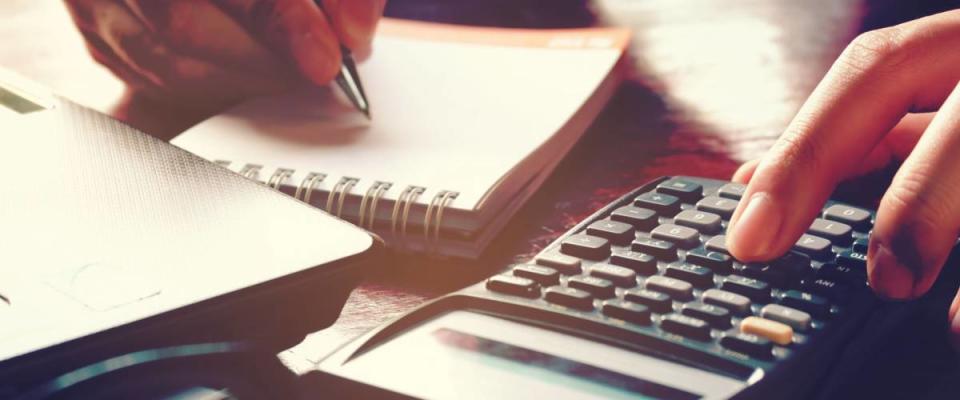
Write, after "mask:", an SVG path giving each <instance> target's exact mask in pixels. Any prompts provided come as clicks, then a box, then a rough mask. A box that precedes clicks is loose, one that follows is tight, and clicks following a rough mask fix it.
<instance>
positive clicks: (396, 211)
mask: <svg viewBox="0 0 960 400" xmlns="http://www.w3.org/2000/svg"><path fill="white" fill-rule="evenodd" d="M215 163H217V164H219V165H221V166H223V167H225V168H230V166H231V164H232V162H231V161H226V160H216V161H215ZM263 168H264V167H263V166H262V165H259V164H243V165H242V166H241V167H240V169H239V170H238V171H237V173H239V174H240V175H242V176H243V177H245V178H247V179H251V180H254V181H257V182H260V183H262V184H264V185H266V186H269V187H271V188H273V189H276V190H281V188H282V187H284V186H290V187H292V186H293V185H288V184H287V183H288V181H290V180H291V179H292V178H293V175H294V173H296V170H294V169H290V168H277V169H276V170H274V171H273V173H272V174H271V175H270V176H269V178H267V179H266V180H261V179H260V174H261V172H263ZM327 178H328V175H327V174H324V173H320V172H309V173H307V175H306V176H304V178H303V179H302V180H301V181H300V183H299V184H298V185H297V186H296V189H295V190H294V192H293V197H294V198H295V199H297V200H300V201H302V202H304V203H307V204H311V205H313V202H312V201H311V200H313V199H312V197H313V194H314V193H315V192H317V191H318V189H319V186H320V184H321V183H323V182H324V181H325V180H326V179H327ZM359 184H360V178H354V177H349V176H344V177H341V178H340V179H339V180H338V181H337V182H336V183H335V184H334V185H333V187H332V188H330V189H329V190H328V191H327V198H326V201H325V203H324V204H323V205H324V207H323V209H324V210H325V211H327V212H328V213H330V214H333V215H335V216H336V217H337V218H343V219H348V218H346V217H344V216H343V215H342V214H343V206H344V203H345V202H346V198H347V197H348V196H349V195H350V194H352V193H353V191H354V189H356V187H357V186H358V185H359ZM393 187H394V184H393V183H392V182H385V181H373V183H371V184H370V186H368V187H367V189H366V191H365V192H364V194H363V197H362V198H361V200H360V211H359V213H358V217H357V218H356V220H353V221H351V222H355V223H356V224H357V225H358V226H360V227H362V228H366V229H368V230H373V228H374V222H375V221H376V215H377V214H376V211H377V206H378V204H379V203H380V200H382V199H383V197H384V196H385V195H386V193H387V192H388V191H389V190H390V189H392V188H393ZM426 192H427V188H425V187H422V186H416V185H407V186H406V187H404V189H403V190H402V191H401V192H400V194H399V195H398V196H397V200H396V202H395V203H394V204H393V210H392V212H391V214H390V233H391V234H392V235H393V237H394V238H395V241H394V246H395V247H397V248H398V249H407V248H408V246H407V239H408V229H407V225H408V222H409V220H410V209H411V207H412V206H413V205H414V204H417V201H418V200H419V199H420V197H421V196H422V195H423V194H424V193H426ZM459 194H460V193H459V192H455V191H451V190H441V191H439V192H437V193H436V194H435V195H434V196H433V198H432V199H431V200H430V202H429V203H424V204H426V206H427V210H426V213H425V214H424V217H423V238H424V240H425V243H426V248H425V249H424V250H425V251H427V252H436V251H437V245H438V243H439V241H440V227H441V225H442V224H443V214H444V210H446V209H447V208H448V207H450V205H451V204H452V203H453V201H454V200H455V199H456V198H457V196H459ZM351 219H352V218H351Z"/></svg>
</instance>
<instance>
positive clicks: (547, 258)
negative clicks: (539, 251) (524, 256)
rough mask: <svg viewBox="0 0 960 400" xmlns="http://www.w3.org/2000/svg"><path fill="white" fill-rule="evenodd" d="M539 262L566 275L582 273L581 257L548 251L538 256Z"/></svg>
mask: <svg viewBox="0 0 960 400" xmlns="http://www.w3.org/2000/svg"><path fill="white" fill-rule="evenodd" d="M536 262H537V264H539V265H543V266H545V267H550V268H553V269H555V270H557V271H560V272H561V273H563V274H565V275H574V274H579V273H580V259H579V258H576V257H570V256H568V255H565V254H560V253H547V254H544V255H541V256H537V260H536Z"/></svg>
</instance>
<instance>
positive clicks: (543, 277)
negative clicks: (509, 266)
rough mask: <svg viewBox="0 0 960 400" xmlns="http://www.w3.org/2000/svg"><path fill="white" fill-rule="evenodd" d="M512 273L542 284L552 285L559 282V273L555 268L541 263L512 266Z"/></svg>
mask: <svg viewBox="0 0 960 400" xmlns="http://www.w3.org/2000/svg"><path fill="white" fill-rule="evenodd" d="M513 274H514V275H516V276H519V277H522V278H527V279H533V280H534V281H535V282H537V283H539V284H540V285H542V286H553V285H556V284H557V283H560V273H559V272H557V270H555V269H553V268H550V267H544V266H541V265H518V266H516V267H513Z"/></svg>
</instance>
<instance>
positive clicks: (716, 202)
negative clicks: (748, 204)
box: [697, 196, 738, 218]
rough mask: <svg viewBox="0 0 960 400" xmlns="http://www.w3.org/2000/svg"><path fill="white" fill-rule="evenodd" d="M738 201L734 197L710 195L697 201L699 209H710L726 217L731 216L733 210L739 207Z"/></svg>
mask: <svg viewBox="0 0 960 400" xmlns="http://www.w3.org/2000/svg"><path fill="white" fill-rule="evenodd" d="M737 203H738V202H737V201H736V200H733V199H727V198H723V197H719V196H708V197H704V198H703V200H700V201H698V202H697V209H698V210H703V211H709V212H712V213H715V214H718V215H720V216H721V217H724V218H730V216H731V215H733V211H734V210H736V209H737Z"/></svg>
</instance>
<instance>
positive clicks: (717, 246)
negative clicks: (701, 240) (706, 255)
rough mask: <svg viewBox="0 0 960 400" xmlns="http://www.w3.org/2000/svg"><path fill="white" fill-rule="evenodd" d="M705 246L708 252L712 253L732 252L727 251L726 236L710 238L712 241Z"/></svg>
mask: <svg viewBox="0 0 960 400" xmlns="http://www.w3.org/2000/svg"><path fill="white" fill-rule="evenodd" d="M705 246H706V248H707V250H710V251H717V252H720V253H725V254H730V252H729V251H727V236H726V235H717V236H714V237H712V238H710V240H708V241H707V244H706V245H705Z"/></svg>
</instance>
